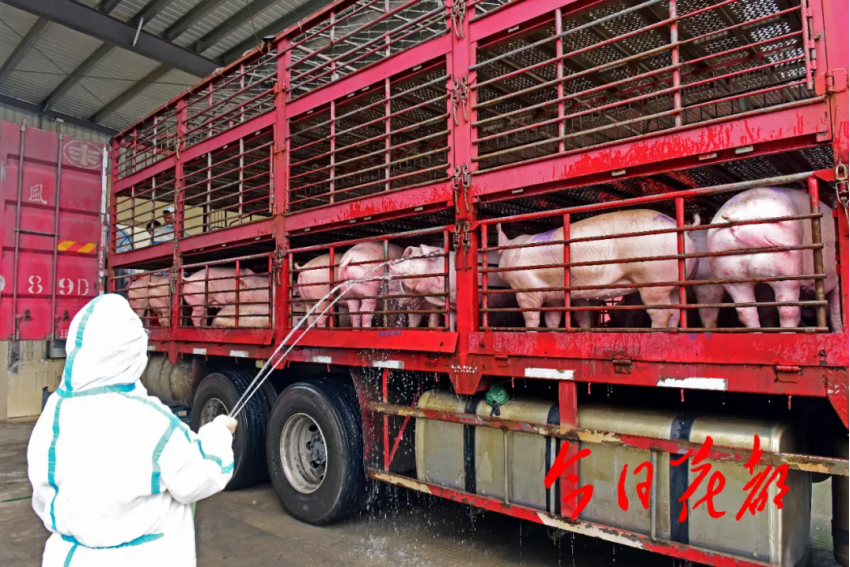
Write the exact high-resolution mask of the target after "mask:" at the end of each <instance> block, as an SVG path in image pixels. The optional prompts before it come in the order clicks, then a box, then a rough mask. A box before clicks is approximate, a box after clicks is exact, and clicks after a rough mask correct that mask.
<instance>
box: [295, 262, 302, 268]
mask: <svg viewBox="0 0 850 567" xmlns="http://www.w3.org/2000/svg"><path fill="white" fill-rule="evenodd" d="M293 264H295V269H296V270H300V269H301V264H299V263H298V262H293Z"/></svg>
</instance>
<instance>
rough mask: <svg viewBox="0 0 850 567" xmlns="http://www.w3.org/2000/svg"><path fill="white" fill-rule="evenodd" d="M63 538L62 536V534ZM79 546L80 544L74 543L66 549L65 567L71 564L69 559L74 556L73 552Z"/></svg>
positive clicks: (75, 551)
mask: <svg viewBox="0 0 850 567" xmlns="http://www.w3.org/2000/svg"><path fill="white" fill-rule="evenodd" d="M63 539H64V536H63ZM78 547H80V544H78V543H75V544H74V545H72V546H71V549H69V550H68V555H66V556H65V567H69V566H70V565H71V559H73V558H74V554H75V553H77V548H78Z"/></svg>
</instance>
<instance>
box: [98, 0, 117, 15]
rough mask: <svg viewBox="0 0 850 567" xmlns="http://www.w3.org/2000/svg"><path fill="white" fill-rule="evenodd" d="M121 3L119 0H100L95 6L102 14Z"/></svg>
mask: <svg viewBox="0 0 850 567" xmlns="http://www.w3.org/2000/svg"><path fill="white" fill-rule="evenodd" d="M120 3H121V0H101V1H100V4H99V5H98V6H97V9H98V10H100V11H101V12H103V13H104V14H108V13H109V12H111V11H112V10H114V9H115V8H117V7H118V4H120Z"/></svg>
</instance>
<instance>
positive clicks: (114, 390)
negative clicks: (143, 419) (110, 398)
mask: <svg viewBox="0 0 850 567" xmlns="http://www.w3.org/2000/svg"><path fill="white" fill-rule="evenodd" d="M135 389H136V384H135V383H133V384H117V385H115V386H98V387H97V388H89V389H88V390H80V391H78V392H69V391H68V390H66V389H65V388H57V389H56V394H57V395H58V396H59V397H60V398H84V397H86V396H97V395H99V394H126V393H128V392H132V391H133V390H135Z"/></svg>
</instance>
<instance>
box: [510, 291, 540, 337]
mask: <svg viewBox="0 0 850 567" xmlns="http://www.w3.org/2000/svg"><path fill="white" fill-rule="evenodd" d="M516 302H517V305H519V308H520V309H540V307H541V305H540V304H541V301H540V296H539V294H536V293H518V294H516ZM522 316H523V318H524V319H525V326H526V327H528V328H529V329H536V328H537V327H539V326H540V311H523V312H522Z"/></svg>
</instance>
